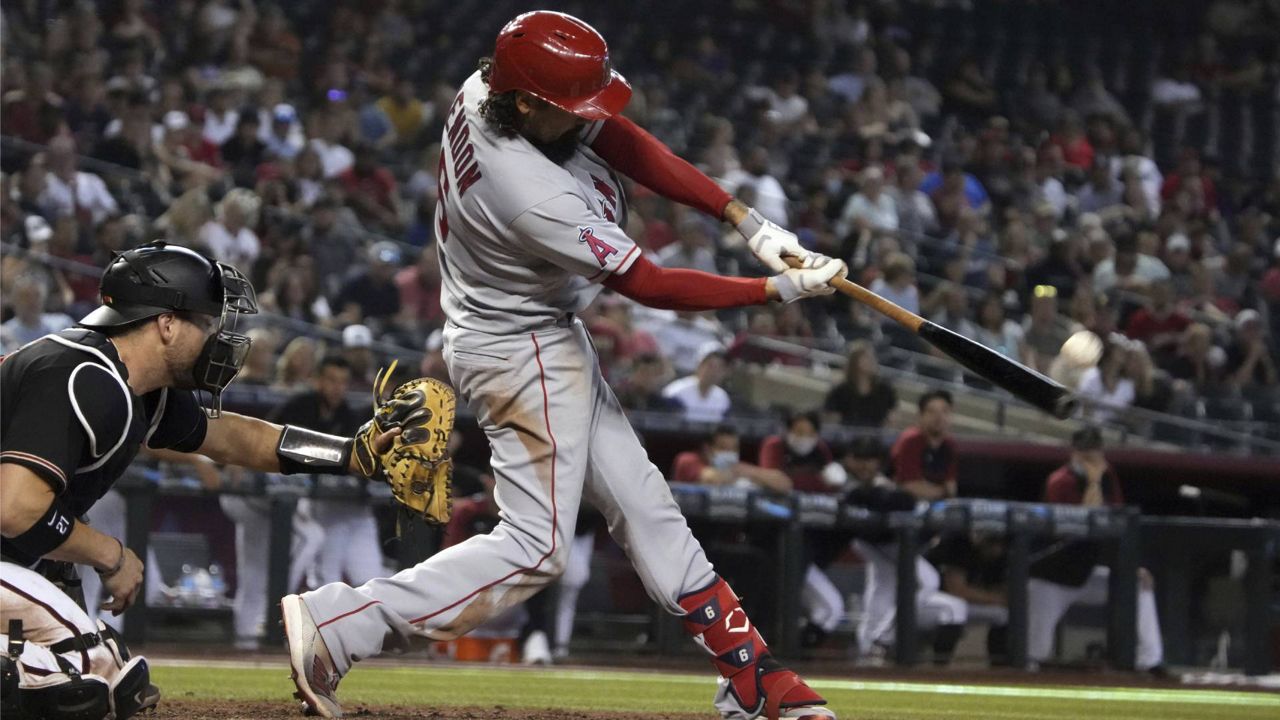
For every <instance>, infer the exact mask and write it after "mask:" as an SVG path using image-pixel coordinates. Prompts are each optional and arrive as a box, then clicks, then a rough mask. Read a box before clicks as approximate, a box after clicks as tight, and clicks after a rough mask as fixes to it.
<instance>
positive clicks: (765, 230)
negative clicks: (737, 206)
mask: <svg viewBox="0 0 1280 720" xmlns="http://www.w3.org/2000/svg"><path fill="white" fill-rule="evenodd" d="M738 232H740V233H742V237H744V238H746V239H747V247H749V248H751V252H753V253H755V254H756V257H757V258H759V259H760V262H762V263H764V264H765V265H767V266H768V267H769V269H770V270H772V271H774V272H782V271H784V270H786V269H787V267H788V266H787V263H786V262H785V261H783V259H782V258H783V256H784V255H790V256H791V257H794V258H798V259H799V260H800V262H802V263H804V266H805V267H812V266H813V265H812V263H813V259H814V258H815V257H817V256H818V254H817V253H815V252H812V251H810V250H806V249H805V248H804V247H803V246H801V245H800V238H797V237H796V235H795V233H793V232H791V231H790V230H787V229H786V228H784V227H782V226H780V225H778V224H777V223H775V222H773V221H772V220H765V219H764V216H763V215H761V214H760V213H759V212H757V211H756V210H754V209H752V210H751V211H749V212H748V213H747V216H746V217H745V218H743V219H742V222H740V223H738Z"/></svg>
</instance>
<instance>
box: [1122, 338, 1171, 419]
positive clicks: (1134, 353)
mask: <svg viewBox="0 0 1280 720" xmlns="http://www.w3.org/2000/svg"><path fill="white" fill-rule="evenodd" d="M1124 374H1125V377H1127V378H1129V379H1130V380H1132V381H1133V405H1134V407H1138V408H1142V409H1143V410H1152V411H1155V412H1170V411H1174V410H1176V408H1174V407H1173V404H1174V400H1175V398H1174V390H1173V379H1172V378H1171V377H1169V373H1167V372H1165V371H1164V370H1161V369H1159V368H1157V367H1156V366H1155V363H1153V362H1152V361H1151V354H1150V353H1149V352H1147V346H1146V345H1143V344H1142V343H1140V342H1137V343H1131V344H1130V345H1129V355H1128V361H1127V362H1126V364H1125V369H1124Z"/></svg>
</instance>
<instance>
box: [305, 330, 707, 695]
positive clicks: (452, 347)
mask: <svg viewBox="0 0 1280 720" xmlns="http://www.w3.org/2000/svg"><path fill="white" fill-rule="evenodd" d="M444 339H445V346H444V354H445V361H446V363H447V364H448V366H449V376H450V378H452V379H453V381H454V384H455V386H456V387H457V388H458V391H459V395H460V397H461V398H462V400H463V401H464V402H466V403H467V405H468V406H469V407H470V408H471V410H472V411H473V412H474V413H475V416H476V420H477V422H478V423H479V424H480V427H481V428H483V429H484V431H485V434H486V435H487V436H488V438H489V444H490V448H491V451H492V454H491V466H492V470H493V475H494V477H495V478H496V480H497V486H496V488H495V491H494V498H495V500H496V501H497V504H498V507H499V508H500V509H501V513H500V516H501V518H502V520H501V522H499V523H498V526H497V527H496V528H494V530H493V532H491V533H490V534H488V535H479V536H476V537H472V538H470V539H468V540H466V541H465V542H463V543H460V544H458V545H454V546H453V547H450V548H448V549H446V550H444V551H442V552H440V553H438V554H436V555H435V556H433V557H431V558H429V559H428V560H426V561H425V562H422V563H420V564H418V565H416V566H414V567H412V568H408V569H406V570H403V571H401V572H399V573H397V574H396V575H394V576H392V577H390V578H385V579H375V580H371V581H369V582H368V583H365V584H364V585H362V586H360V587H358V588H352V587H349V586H347V585H344V584H342V583H333V584H330V585H326V586H324V587H322V588H320V589H318V590H316V591H314V592H309V593H306V594H304V595H303V598H304V600H305V601H306V603H307V606H308V608H309V609H310V611H311V614H312V616H313V617H314V618H315V620H316V622H317V624H318V625H319V626H320V633H321V635H322V637H323V639H324V641H325V644H326V646H327V647H328V649H329V652H330V654H331V655H332V656H333V659H334V664H335V666H336V669H337V670H338V672H339V673H345V672H346V671H347V670H348V669H350V667H351V664H352V663H354V662H355V661H357V660H360V659H361V658H365V657H369V656H372V655H376V654H378V653H379V652H381V651H382V650H383V649H384V648H385V649H394V650H403V649H406V648H408V647H409V646H410V644H411V642H412V641H414V640H416V639H435V640H448V639H452V638H455V637H458V636H459V635H462V634H463V633H465V632H467V631H468V630H470V629H471V628H473V627H475V626H476V625H478V624H480V623H482V622H484V621H485V620H486V619H488V618H490V617H492V616H493V615H495V614H496V613H498V612H501V611H502V610H503V609H505V608H508V607H511V606H512V605H515V604H516V603H519V602H521V601H523V600H524V599H525V598H527V597H529V596H531V595H532V594H534V593H536V592H537V591H539V590H541V589H542V588H543V587H545V586H546V585H547V584H549V583H550V582H552V581H553V580H554V579H555V578H557V577H559V575H560V574H561V572H563V570H564V567H565V556H566V555H567V553H568V551H569V547H570V543H571V542H572V540H573V535H574V533H573V529H574V523H575V521H576V517H577V512H578V505H579V501H580V500H581V498H582V496H583V495H584V494H585V495H587V496H588V498H589V499H590V501H591V503H592V504H593V505H595V506H596V508H598V509H599V510H600V511H601V512H602V513H603V514H604V516H605V519H606V520H607V521H608V525H609V531H610V533H612V535H613V537H614V539H615V540H616V541H617V542H618V543H619V545H621V546H622V548H623V550H625V551H626V552H627V555H628V557H629V558H630V559H631V562H632V564H633V565H634V566H635V568H636V572H637V573H638V574H639V575H640V578H641V580H643V581H644V584H645V588H646V590H647V591H648V593H649V595H650V597H652V598H653V599H654V600H655V601H656V602H657V603H658V604H659V605H661V606H662V607H664V608H665V609H666V610H667V611H668V612H671V613H674V614H682V613H683V611H682V610H681V608H680V606H679V604H678V602H677V600H678V598H680V597H681V596H682V595H685V594H687V593H690V592H693V591H695V590H699V589H702V588H704V587H707V586H708V585H710V584H711V582H712V581H713V580H714V578H715V573H714V571H713V570H712V568H711V564H710V563H708V562H707V559H706V556H705V555H704V553H703V551H702V548H701V547H700V546H699V545H698V543H697V541H696V540H695V539H694V537H693V534H692V533H691V532H690V531H689V526H688V524H687V523H686V522H685V519H684V516H683V515H681V513H680V508H679V506H678V505H677V504H676V503H675V500H674V499H672V497H671V490H670V488H668V487H667V482H666V479H665V478H664V477H663V475H662V473H661V471H659V470H658V468H656V467H655V466H654V465H653V463H651V462H650V461H649V458H648V455H647V454H646V453H645V450H644V448H643V447H642V446H641V444H640V441H639V438H638V437H637V436H636V433H635V431H634V430H632V428H631V426H630V424H629V423H628V422H627V419H626V416H625V415H624V414H623V411H622V407H621V405H619V403H618V400H617V398H616V397H614V394H613V391H612V390H610V389H609V387H608V385H607V384H606V383H605V381H604V378H603V377H602V376H601V374H600V369H599V365H598V364H597V359H596V355H595V351H594V348H593V347H592V345H591V341H590V339H589V337H588V336H587V332H586V330H585V329H584V328H583V326H582V323H581V322H579V321H574V322H573V323H571V324H570V326H569V327H567V328H558V327H557V328H549V329H547V330H542V331H538V332H535V333H529V334H522V335H490V334H487V333H478V332H475V331H470V330H464V329H461V328H458V327H457V326H454V325H452V324H450V325H447V326H446V329H445V333H444Z"/></svg>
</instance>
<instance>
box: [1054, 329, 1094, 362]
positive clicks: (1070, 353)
mask: <svg viewBox="0 0 1280 720" xmlns="http://www.w3.org/2000/svg"><path fill="white" fill-rule="evenodd" d="M1058 353H1059V355H1061V356H1062V358H1063V359H1064V360H1066V361H1067V362H1068V363H1069V364H1071V365H1073V366H1075V367H1089V366H1091V365H1095V364H1097V362H1098V359H1099V358H1101V357H1102V340H1101V339H1099V338H1098V336H1097V335H1094V334H1093V333H1091V332H1089V331H1088V330H1081V331H1080V332H1078V333H1076V334H1074V335H1072V336H1071V337H1069V338H1067V341H1066V342H1064V343H1062V349H1061V350H1060V351H1058Z"/></svg>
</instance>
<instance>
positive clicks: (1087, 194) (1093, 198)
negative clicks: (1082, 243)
mask: <svg viewBox="0 0 1280 720" xmlns="http://www.w3.org/2000/svg"><path fill="white" fill-rule="evenodd" d="M1076 200H1077V207H1078V208H1079V210H1080V212H1092V213H1103V212H1106V211H1107V210H1109V209H1111V208H1113V207H1115V206H1117V205H1121V204H1123V202H1124V186H1123V185H1121V184H1120V182H1119V181H1118V180H1117V179H1116V178H1115V176H1114V175H1112V173H1111V158H1107V157H1102V156H1099V157H1098V158H1097V159H1095V160H1094V161H1093V165H1092V166H1091V167H1090V168H1089V180H1088V182H1086V183H1085V185H1084V187H1082V188H1080V191H1079V192H1078V193H1077V195H1076Z"/></svg>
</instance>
